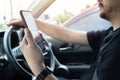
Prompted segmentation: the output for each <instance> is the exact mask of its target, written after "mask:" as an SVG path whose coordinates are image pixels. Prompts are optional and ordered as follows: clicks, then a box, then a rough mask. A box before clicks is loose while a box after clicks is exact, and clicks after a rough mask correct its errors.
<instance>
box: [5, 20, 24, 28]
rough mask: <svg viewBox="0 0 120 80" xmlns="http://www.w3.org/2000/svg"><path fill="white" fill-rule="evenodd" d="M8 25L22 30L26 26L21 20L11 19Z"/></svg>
mask: <svg viewBox="0 0 120 80" xmlns="http://www.w3.org/2000/svg"><path fill="white" fill-rule="evenodd" d="M6 25H7V26H11V25H13V26H15V27H17V28H21V27H22V28H23V27H24V24H23V22H22V20H20V19H11V20H10V21H9V22H8V23H7V24H6Z"/></svg>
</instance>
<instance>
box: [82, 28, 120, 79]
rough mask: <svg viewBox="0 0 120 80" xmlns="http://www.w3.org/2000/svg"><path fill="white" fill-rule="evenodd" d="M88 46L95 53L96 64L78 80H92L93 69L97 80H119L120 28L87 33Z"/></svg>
mask: <svg viewBox="0 0 120 80" xmlns="http://www.w3.org/2000/svg"><path fill="white" fill-rule="evenodd" d="M87 36H88V41H89V45H90V46H91V47H92V49H93V51H94V52H95V53H97V60H98V59H99V58H100V57H101V59H100V61H99V63H97V62H98V61H97V60H96V62H95V63H94V64H93V65H92V67H91V68H90V69H89V70H88V72H86V73H85V74H84V76H82V77H81V79H80V80H92V77H93V74H94V70H95V67H96V66H97V76H98V79H99V80H120V28H119V29H117V30H115V31H113V29H112V27H111V28H110V29H108V30H104V31H97V32H88V34H87Z"/></svg>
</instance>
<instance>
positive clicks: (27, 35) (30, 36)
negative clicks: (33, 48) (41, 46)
mask: <svg viewBox="0 0 120 80" xmlns="http://www.w3.org/2000/svg"><path fill="white" fill-rule="evenodd" d="M24 32H25V36H26V40H27V42H28V44H33V43H34V40H33V37H32V34H31V32H30V30H29V29H28V28H26V29H25V31H24Z"/></svg>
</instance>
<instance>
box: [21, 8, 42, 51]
mask: <svg viewBox="0 0 120 80" xmlns="http://www.w3.org/2000/svg"><path fill="white" fill-rule="evenodd" d="M20 16H21V18H22V20H23V22H24V26H25V27H27V28H28V29H29V30H30V32H31V34H32V36H33V39H34V41H35V42H36V44H37V45H38V46H39V47H40V48H42V49H43V48H44V39H43V37H42V34H41V33H40V32H39V30H38V28H37V25H36V22H35V20H34V17H33V15H32V12H31V11H26V10H21V11H20Z"/></svg>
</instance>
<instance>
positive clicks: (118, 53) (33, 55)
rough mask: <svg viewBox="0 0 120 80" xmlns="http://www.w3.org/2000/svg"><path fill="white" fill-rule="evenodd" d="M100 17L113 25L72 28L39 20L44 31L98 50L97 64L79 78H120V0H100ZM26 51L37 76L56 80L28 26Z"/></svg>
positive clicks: (15, 22)
mask: <svg viewBox="0 0 120 80" xmlns="http://www.w3.org/2000/svg"><path fill="white" fill-rule="evenodd" d="M98 3H99V8H100V11H101V12H100V17H102V18H104V19H106V20H108V21H110V22H111V24H112V27H111V28H109V29H107V30H103V31H96V32H94V31H92V32H83V31H82V32H81V31H73V30H69V29H67V28H65V27H64V26H62V27H58V25H52V24H48V23H44V22H42V21H39V20H36V23H37V26H38V28H39V29H40V30H41V31H43V32H44V33H46V34H48V35H49V36H52V37H53V38H56V39H58V40H61V41H65V42H68V43H75V44H82V45H89V46H91V48H92V49H93V51H94V52H95V53H96V54H97V59H96V61H95V63H94V65H95V66H94V67H91V68H90V69H89V70H88V71H87V72H86V73H85V74H84V75H83V76H82V77H81V78H80V80H120V76H119V74H120V44H119V43H120V0H98ZM8 25H15V26H17V27H22V26H23V22H22V21H21V20H18V19H12V20H11V21H10V22H9V23H8ZM20 48H21V50H22V52H23V55H24V57H25V59H26V61H27V63H28V65H29V66H30V69H31V70H32V72H33V73H34V75H35V76H36V77H37V79H36V80H57V79H58V78H57V77H55V76H54V74H52V73H51V72H50V71H49V70H47V69H46V67H45V65H44V60H43V55H42V51H41V49H40V48H38V47H37V46H36V44H35V43H34V41H33V38H32V36H31V33H30V31H29V30H28V29H25V36H24V38H23V40H22V42H21V44H20Z"/></svg>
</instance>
